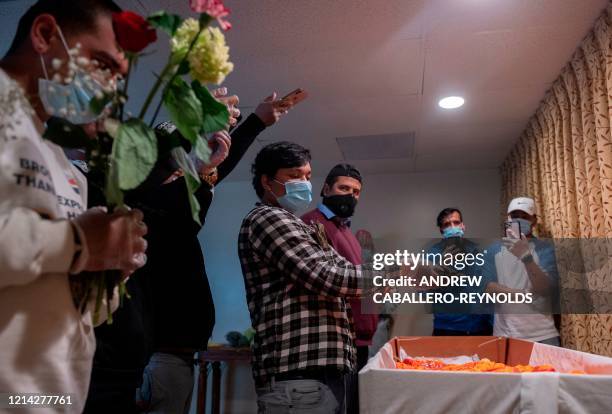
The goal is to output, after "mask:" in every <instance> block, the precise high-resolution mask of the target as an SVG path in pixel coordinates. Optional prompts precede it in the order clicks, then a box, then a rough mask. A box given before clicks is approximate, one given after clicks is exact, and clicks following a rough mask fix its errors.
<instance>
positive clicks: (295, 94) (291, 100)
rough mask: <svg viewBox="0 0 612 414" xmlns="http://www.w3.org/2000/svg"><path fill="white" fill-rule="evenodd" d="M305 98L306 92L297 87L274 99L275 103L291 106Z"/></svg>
mask: <svg viewBox="0 0 612 414" xmlns="http://www.w3.org/2000/svg"><path fill="white" fill-rule="evenodd" d="M306 98H308V92H306V91H305V90H304V89H302V88H297V89H295V90H293V91H291V92H289V93H288V94H287V95H285V96H283V97H282V98H281V99H279V100H278V101H276V105H277V106H288V107H292V106H295V105H297V104H299V103H300V102H302V101H303V100H304V99H306Z"/></svg>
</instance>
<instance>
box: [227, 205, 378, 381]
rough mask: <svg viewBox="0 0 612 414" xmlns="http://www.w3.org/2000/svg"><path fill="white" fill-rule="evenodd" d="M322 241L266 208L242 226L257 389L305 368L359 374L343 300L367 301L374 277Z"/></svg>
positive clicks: (293, 220) (241, 246)
mask: <svg viewBox="0 0 612 414" xmlns="http://www.w3.org/2000/svg"><path fill="white" fill-rule="evenodd" d="M320 234H321V232H318V231H317V228H316V227H313V226H310V225H307V224H305V223H304V222H303V221H302V220H301V219H300V218H298V217H296V216H295V215H293V214H291V213H290V212H288V211H286V210H284V209H282V208H279V207H272V206H267V205H262V204H258V205H257V206H256V207H255V208H254V209H253V210H251V212H250V213H249V214H248V215H247V216H246V218H245V219H244V221H243V222H242V227H241V228H240V235H239V238H238V255H239V257H240V264H241V266H242V273H243V275H244V283H245V287H246V294H247V301H248V305H249V311H250V314H251V321H252V323H253V327H254V328H255V332H256V333H255V339H254V344H253V361H252V362H253V376H254V377H255V381H256V383H257V385H258V386H262V385H266V384H268V383H269V382H270V380H271V379H272V377H273V376H274V375H275V374H278V373H282V372H287V371H294V370H299V369H304V368H312V367H328V368H337V369H338V370H339V371H344V372H351V371H353V370H354V367H355V357H356V351H355V343H354V338H353V334H352V330H351V327H350V322H349V319H348V317H347V305H346V303H345V300H344V298H348V297H358V296H361V295H362V292H363V289H364V287H365V286H366V285H370V284H371V279H372V271H371V270H369V269H366V268H365V267H362V266H355V265H353V264H351V263H350V262H348V261H347V260H346V259H344V258H343V257H342V256H340V255H339V254H338V253H336V251H335V250H333V248H331V247H330V246H329V245H328V244H327V242H326V240H324V239H322V238H321V236H320Z"/></svg>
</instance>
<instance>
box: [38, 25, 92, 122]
mask: <svg viewBox="0 0 612 414" xmlns="http://www.w3.org/2000/svg"><path fill="white" fill-rule="evenodd" d="M57 30H58V33H59V35H60V38H61V40H62V43H63V44H64V48H65V49H66V53H67V54H68V56H69V60H70V62H74V57H72V55H71V54H70V52H69V49H68V44H67V43H66V40H65V38H64V35H63V34H62V31H61V29H60V28H59V27H58V28H57ZM40 62H41V65H42V69H43V73H44V74H45V79H42V78H41V79H39V80H38V96H39V97H40V100H41V102H42V104H43V107H44V108H45V111H47V114H49V115H51V116H56V117H58V118H62V119H65V120H67V121H69V122H71V123H73V124H76V125H82V124H88V123H90V122H94V121H95V120H96V119H98V118H99V117H100V115H101V112H102V111H101V112H100V113H97V114H96V113H94V112H93V111H92V109H91V102H92V101H93V99H94V98H96V97H101V96H103V94H104V88H103V87H102V85H100V83H99V82H98V81H96V80H95V79H93V78H92V77H91V76H90V75H89V74H87V73H86V72H85V71H84V70H83V69H81V68H79V67H78V65H74V66H73V67H74V76H73V77H72V79H71V80H70V82H68V83H65V84H64V83H60V82H56V81H53V80H50V79H49V74H48V72H47V67H46V65H45V60H44V59H43V57H42V55H41V56H40Z"/></svg>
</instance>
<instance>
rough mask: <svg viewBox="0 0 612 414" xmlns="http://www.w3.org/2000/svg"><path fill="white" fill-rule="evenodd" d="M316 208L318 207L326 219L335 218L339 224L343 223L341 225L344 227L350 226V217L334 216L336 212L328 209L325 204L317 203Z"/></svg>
mask: <svg viewBox="0 0 612 414" xmlns="http://www.w3.org/2000/svg"><path fill="white" fill-rule="evenodd" d="M317 209H319V211H320V212H321V213H322V214H323V215H324V216H325V218H326V219H328V220H332V219H335V220H338V223H339V224H340V225H343V226H346V227H351V219H350V218H342V217H338V216H336V213H334V212H333V211H331V210H330V209H329V207H327V206H326V205H325V204H323V203H319V204H318V205H317Z"/></svg>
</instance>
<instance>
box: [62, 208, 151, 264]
mask: <svg viewBox="0 0 612 414" xmlns="http://www.w3.org/2000/svg"><path fill="white" fill-rule="evenodd" d="M143 218H144V215H143V214H142V212H141V211H140V210H137V209H134V210H129V211H128V210H126V209H120V210H117V211H116V212H114V213H113V214H108V213H107V210H106V208H104V207H94V208H91V209H89V210H87V211H86V212H84V213H83V214H81V215H80V216H78V217H76V218H75V219H73V220H72V223H73V224H74V225H75V227H76V229H77V231H78V233H79V236H80V238H81V243H82V244H83V246H84V248H83V253H82V254H81V256H80V257H79V259H78V260H77V263H76V264H75V266H74V267H75V268H77V269H78V270H77V271H84V270H87V271H91V272H95V271H100V270H122V271H123V274H124V276H128V275H129V274H131V273H133V272H134V271H135V270H136V269H138V268H140V267H142V266H144V265H145V263H146V261H147V256H146V255H145V251H146V249H147V241H146V240H145V239H144V238H143V236H144V235H145V234H147V226H146V224H145V223H144V222H143V221H142V220H143Z"/></svg>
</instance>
